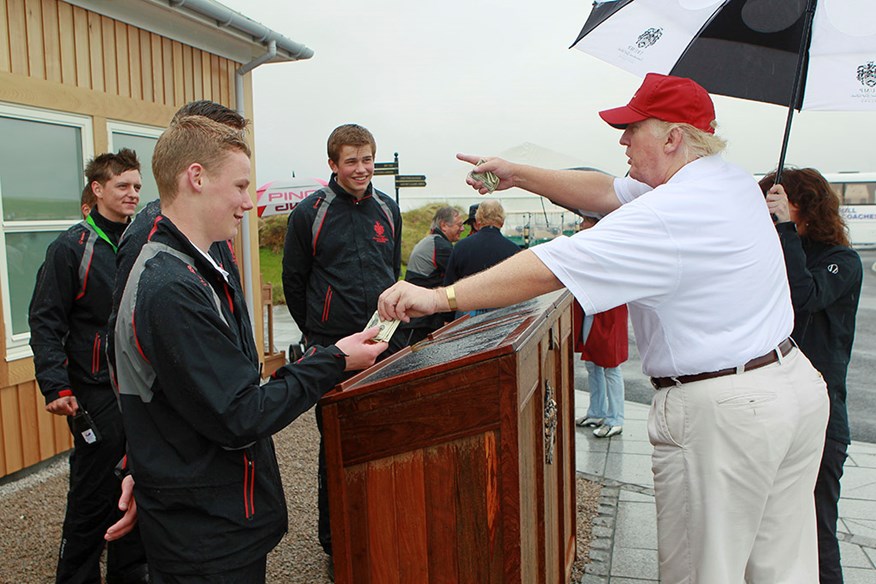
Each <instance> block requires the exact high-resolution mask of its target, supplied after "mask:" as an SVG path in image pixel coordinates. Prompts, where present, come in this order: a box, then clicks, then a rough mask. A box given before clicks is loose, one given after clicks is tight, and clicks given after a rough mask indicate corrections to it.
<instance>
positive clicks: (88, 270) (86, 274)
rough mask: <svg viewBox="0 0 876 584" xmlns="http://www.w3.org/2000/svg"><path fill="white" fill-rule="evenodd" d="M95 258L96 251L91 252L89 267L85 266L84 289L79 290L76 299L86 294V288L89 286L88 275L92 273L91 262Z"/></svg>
mask: <svg viewBox="0 0 876 584" xmlns="http://www.w3.org/2000/svg"><path fill="white" fill-rule="evenodd" d="M92 260H94V253H92V254H91V257H89V258H88V267H87V268H85V277H84V278H82V290H80V291H79V294H77V295H76V300H79V299H80V298H82V297H83V296H85V290H86V288H88V275H89V274H90V273H91V262H92Z"/></svg>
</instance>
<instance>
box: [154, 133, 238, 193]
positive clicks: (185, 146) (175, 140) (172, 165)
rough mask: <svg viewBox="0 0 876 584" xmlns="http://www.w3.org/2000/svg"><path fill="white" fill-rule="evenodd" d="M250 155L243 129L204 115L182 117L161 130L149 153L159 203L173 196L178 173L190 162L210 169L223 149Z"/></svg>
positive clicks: (224, 151)
mask: <svg viewBox="0 0 876 584" xmlns="http://www.w3.org/2000/svg"><path fill="white" fill-rule="evenodd" d="M231 151H238V152H243V153H244V154H246V155H247V156H251V153H250V149H249V145H248V144H247V143H246V140H245V135H244V132H243V131H241V130H237V129H235V128H232V127H230V126H226V125H225V124H220V123H219V122H215V121H213V120H211V119H209V118H205V117H204V116H186V117H182V118H180V119H178V120H176V122H175V123H174V124H173V125H172V126H170V127H169V128H168V129H166V130H165V131H164V133H163V134H161V137H160V138H159V139H158V143H157V144H156V145H155V151H154V152H153V154H152V174H153V175H155V182H156V184H157V185H158V194H159V196H160V197H161V202H162V204H164V203H169V202H171V201H173V200H174V199H175V198H176V195H177V189H178V182H177V181H178V179H179V175H180V174H182V173H183V172H185V170H186V169H187V168H188V167H189V166H191V165H192V164H196V163H197V164H200V165H201V166H203V167H204V169H205V170H206V171H207V172H208V173H209V172H211V171H212V170H213V169H214V168H215V167H216V166H217V165H218V164H219V163H220V162H221V160H222V158H223V157H224V155H225V153H226V152H231Z"/></svg>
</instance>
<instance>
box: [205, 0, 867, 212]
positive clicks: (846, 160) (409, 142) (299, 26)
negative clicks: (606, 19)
mask: <svg viewBox="0 0 876 584" xmlns="http://www.w3.org/2000/svg"><path fill="white" fill-rule="evenodd" d="M220 1H221V2H222V3H223V4H225V5H226V6H228V7H229V8H232V9H234V10H237V11H239V12H241V13H242V14H244V15H246V16H248V17H249V18H251V19H253V20H256V21H258V22H261V23H263V24H265V25H267V26H269V27H270V28H272V29H273V30H275V31H277V32H279V33H281V34H283V35H284V36H286V37H288V38H290V39H292V40H294V41H296V42H300V43H303V44H305V45H307V46H308V47H310V48H311V49H313V51H314V52H315V55H314V57H313V58H312V59H310V60H307V61H300V62H294V63H283V64H271V65H264V66H262V67H260V68H258V69H256V71H255V72H254V90H255V103H254V107H255V110H254V111H255V113H254V117H255V130H254V131H255V139H256V176H257V182H258V184H259V185H262V184H264V183H265V182H268V181H272V180H281V179H284V178H288V177H289V176H291V173H292V172H293V171H294V172H295V174H296V176H298V177H309V176H317V177H322V178H328V175H329V170H328V166H327V164H326V159H327V156H326V152H325V142H326V138H327V137H328V134H329V133H330V132H331V130H332V129H333V128H335V127H336V126H338V125H340V124H343V123H347V122H355V123H358V124H362V125H364V126H366V127H367V128H369V129H370V130H371V131H372V132H373V133H374V135H375V137H376V139H377V145H378V153H377V160H378V161H390V160H392V154H393V152H398V153H399V157H400V167H401V172H402V173H403V174H425V175H426V176H427V181H428V186H427V187H426V188H421V189H403V190H402V194H401V196H402V199H403V200H404V198H405V197H408V196H414V195H415V196H417V197H425V198H428V199H430V200H442V199H446V198H447V197H455V196H460V195H465V196H470V195H472V194H473V193H474V191H471V189H470V188H469V187H468V186H466V185H465V183H464V177H465V174H466V172H468V165H467V164H465V163H462V162H459V161H457V160H456V159H455V154H456V153H457V152H467V153H473V154H480V155H496V154H499V153H501V152H503V151H506V150H509V149H512V148H514V147H516V146H519V145H520V144H522V143H531V144H535V145H537V146H539V147H541V148H545V149H548V150H551V151H555V152H558V153H561V154H563V155H565V157H567V158H566V160H577V161H578V162H579V163H580V164H582V165H588V166H593V167H597V168H600V169H603V170H605V171H607V172H611V173H613V174H623V173H625V172H626V168H627V165H626V157H625V156H624V155H623V148H622V147H621V146H619V145H618V144H617V140H618V138H619V137H620V133H619V132H618V131H617V130H614V129H612V128H610V127H609V126H607V125H606V124H604V123H603V122H602V121H601V120H600V119H599V117H598V116H597V111H599V110H600V109H605V108H609V107H615V106H619V105H623V104H625V103H626V102H627V101H628V100H629V98H630V97H631V96H632V93H633V92H634V91H635V89H636V88H637V87H638V86H639V83H640V82H641V80H640V79H639V78H637V77H635V76H633V75H632V74H630V73H626V72H625V71H621V70H619V69H617V68H615V67H613V66H611V65H608V64H605V63H602V62H601V61H598V60H597V59H595V58H594V57H591V56H589V55H586V54H584V53H582V52H581V51H578V50H575V49H569V48H568V47H569V45H570V44H571V43H572V41H574V39H575V38H576V37H577V34H578V32H579V31H580V29H581V26H582V25H583V23H584V21H585V20H586V18H587V15H588V14H589V13H590V8H591V2H589V1H587V0H550V1H549V2H533V1H532V0H527V1H523V0H443V1H435V0H421V1H419V2H410V1H403V0H370V1H369V2H361V1H357V2H353V1H351V0H319V1H318V2H309V1H302V0H294V1H290V0H258V1H256V2H253V1H251V0H220ZM715 105H716V110H717V118H718V123H719V130H718V133H719V134H720V135H722V136H723V137H725V138H726V139H728V141H729V147H728V150H727V153H726V155H727V158H728V159H729V160H731V161H733V162H735V163H737V164H739V165H741V166H743V167H744V168H746V169H747V170H749V171H750V172H753V173H755V172H765V171H768V170H770V169H772V168H773V167H775V165H776V162H777V159H778V154H779V148H780V145H781V139H782V132H783V129H784V123H785V116H786V110H785V109H784V108H781V107H779V106H774V105H766V104H759V103H754V102H749V101H744V100H738V99H733V98H727V97H722V96H716V97H715ZM874 136H876V113H870V114H863V113H844V112H806V111H803V112H800V113H798V114H796V116H795V119H794V124H793V130H792V135H791V146H790V148H789V152H788V157H787V163H788V164H793V165H798V166H814V167H817V168H819V169H820V170H822V171H823V172H836V171H854V170H859V171H876V156H874V150H873V147H872V144H873V140H874ZM375 184H376V185H377V186H378V188H380V189H381V190H384V191H386V192H389V193H390V194H394V190H393V188H392V180H391V177H376V178H375ZM403 206H406V205H403Z"/></svg>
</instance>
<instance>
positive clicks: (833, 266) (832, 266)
mask: <svg viewBox="0 0 876 584" xmlns="http://www.w3.org/2000/svg"><path fill="white" fill-rule="evenodd" d="M827 271H828V272H830V273H831V274H839V266H838V265H836V264H830V265H829V266H827Z"/></svg>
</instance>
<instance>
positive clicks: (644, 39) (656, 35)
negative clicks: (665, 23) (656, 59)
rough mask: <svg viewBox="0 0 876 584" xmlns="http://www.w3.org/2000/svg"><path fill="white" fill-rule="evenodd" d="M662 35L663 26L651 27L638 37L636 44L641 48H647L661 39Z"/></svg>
mask: <svg viewBox="0 0 876 584" xmlns="http://www.w3.org/2000/svg"><path fill="white" fill-rule="evenodd" d="M662 36H663V29H662V28H654V27H651V28H649V29H648V30H646V31H645V32H643V33H642V34H640V35H639V38H637V39H636V46H637V47H639V48H640V49H647V48H648V47H650V46H651V45H653V44H654V43H656V42H657V41H659V40H660V37H662Z"/></svg>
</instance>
